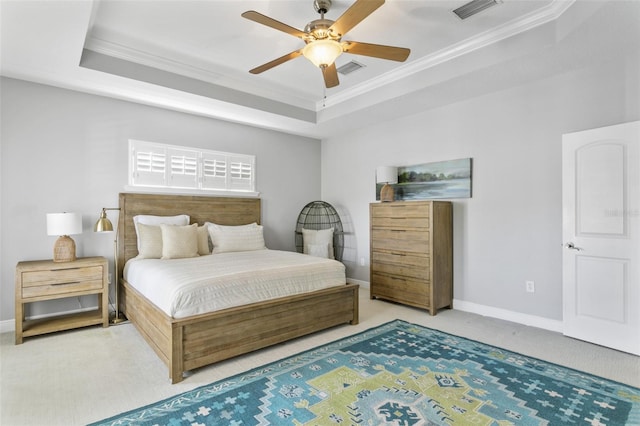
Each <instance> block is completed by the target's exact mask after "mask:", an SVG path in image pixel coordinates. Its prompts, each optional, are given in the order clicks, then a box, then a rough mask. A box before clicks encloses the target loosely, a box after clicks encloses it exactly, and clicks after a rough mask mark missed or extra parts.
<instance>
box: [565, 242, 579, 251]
mask: <svg viewBox="0 0 640 426" xmlns="http://www.w3.org/2000/svg"><path fill="white" fill-rule="evenodd" d="M564 246H565V247H566V248H568V249H571V250H577V251H581V250H582V249H581V248H580V247H576V246H575V245H574V244H573V243H567V244H565V245H564Z"/></svg>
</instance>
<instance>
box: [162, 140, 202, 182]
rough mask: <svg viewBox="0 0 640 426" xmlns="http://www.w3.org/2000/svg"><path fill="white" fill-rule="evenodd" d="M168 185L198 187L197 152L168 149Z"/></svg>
mask: <svg viewBox="0 0 640 426" xmlns="http://www.w3.org/2000/svg"><path fill="white" fill-rule="evenodd" d="M167 153H168V157H169V176H168V177H169V186H171V187H174V188H198V152H197V151H187V150H178V149H168V150H167Z"/></svg>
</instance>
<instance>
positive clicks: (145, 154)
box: [129, 140, 256, 192]
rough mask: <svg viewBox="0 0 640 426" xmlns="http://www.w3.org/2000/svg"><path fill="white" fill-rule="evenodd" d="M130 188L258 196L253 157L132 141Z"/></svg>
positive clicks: (130, 142) (130, 146)
mask: <svg viewBox="0 0 640 426" xmlns="http://www.w3.org/2000/svg"><path fill="white" fill-rule="evenodd" d="M129 159H130V162H129V184H130V185H131V186H144V187H160V188H176V189H192V190H193V189H195V190H205V191H212V190H213V191H243V192H255V187H256V179H255V168H256V167H255V164H256V158H255V156H254V155H243V154H232V153H229V152H218V151H209V150H203V149H193V148H186V147H180V146H173V145H165V144H159V143H153V142H144V141H138V140H130V141H129Z"/></svg>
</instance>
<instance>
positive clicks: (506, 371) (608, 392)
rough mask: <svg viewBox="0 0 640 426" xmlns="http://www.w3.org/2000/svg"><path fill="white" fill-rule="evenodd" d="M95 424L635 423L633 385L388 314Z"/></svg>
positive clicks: (639, 409) (638, 403)
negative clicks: (358, 329)
mask: <svg viewBox="0 0 640 426" xmlns="http://www.w3.org/2000/svg"><path fill="white" fill-rule="evenodd" d="M95 424H96V425H98V424H99V425H133V424H135V425H156V424H157V425H286V424H289V425H334V424H337V425H407V426H410V425H449V424H458V425H547V424H548V425H592V426H596V425H640V389H638V388H634V387H631V386H626V385H623V384H620V383H617V382H613V381H610V380H606V379H603V378H600V377H596V376H592V375H588V374H585V373H581V372H579V371H575V370H571V369H568V368H564V367H560V366H558V365H554V364H550V363H548V362H544V361H540V360H538V359H535V358H530V357H526V356H523V355H520V354H516V353H513V352H509V351H506V350H503V349H500V348H497V347H493V346H488V345H485V344H482V343H478V342H475V341H473V340H468V339H464V338H461V337H457V336H453V335H450V334H447V333H443V332H440V331H436V330H431V329H428V328H425V327H422V326H419V325H415V324H410V323H407V322H404V321H400V320H396V321H392V322H390V323H387V324H384V325H382V326H380V327H376V328H374V329H370V330H367V331H365V332H362V333H360V334H357V335H355V336H351V337H347V338H344V339H342V340H339V341H336V342H333V343H329V344H327V345H325V346H321V347H318V348H316V349H313V350H310V351H307V352H303V353H300V354H298V355H295V356H292V357H290V358H287V359H284V360H281V361H278V362H275V363H272V364H269V365H265V366H262V367H260V368H256V369H254V370H252V371H249V372H247V373H243V374H239V375H237V376H234V377H231V378H229V379H225V380H222V381H219V382H216V383H213V384H211V385H208V386H203V387H200V388H198V389H195V390H193V391H190V392H186V393H183V394H181V395H178V396H175V397H173V398H170V399H167V400H164V401H161V402H158V403H156V404H153V405H150V406H147V407H144V408H141V409H138V410H134V411H130V412H128V413H124V414H120V415H118V416H115V417H112V418H110V419H107V420H105V421H102V422H99V423H95Z"/></svg>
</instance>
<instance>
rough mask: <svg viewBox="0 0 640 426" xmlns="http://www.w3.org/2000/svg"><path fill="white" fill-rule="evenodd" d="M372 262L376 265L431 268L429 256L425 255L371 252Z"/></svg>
mask: <svg viewBox="0 0 640 426" xmlns="http://www.w3.org/2000/svg"><path fill="white" fill-rule="evenodd" d="M371 261H372V262H373V263H374V264H375V263H389V264H393V265H402V266H417V267H420V268H428V267H429V256H426V255H425V254H424V253H415V254H413V253H412V254H409V253H404V252H390V251H375V250H373V251H372V252H371Z"/></svg>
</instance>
